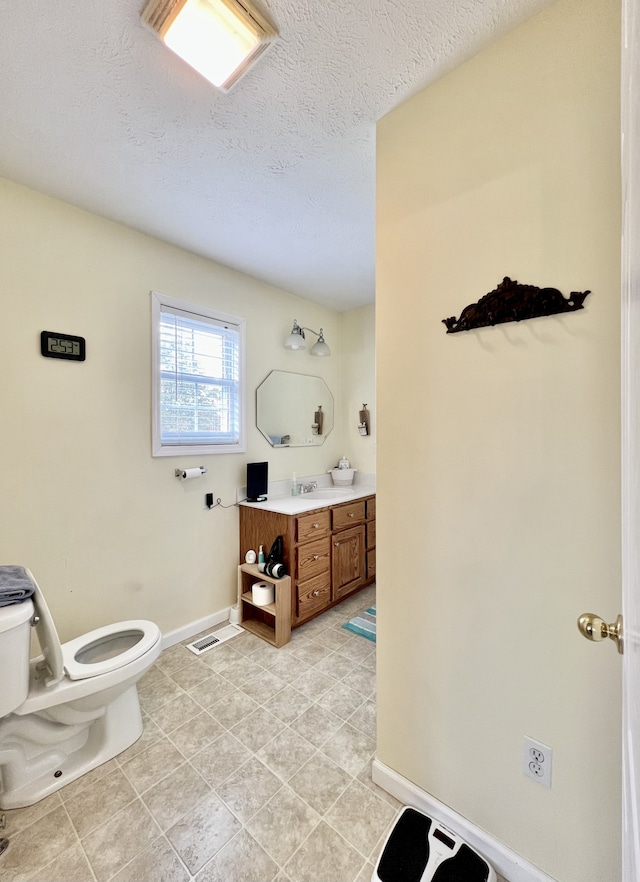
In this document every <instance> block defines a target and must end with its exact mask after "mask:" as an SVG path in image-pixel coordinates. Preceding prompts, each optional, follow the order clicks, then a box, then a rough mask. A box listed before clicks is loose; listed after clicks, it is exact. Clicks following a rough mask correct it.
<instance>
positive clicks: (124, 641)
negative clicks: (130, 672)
mask: <svg viewBox="0 0 640 882" xmlns="http://www.w3.org/2000/svg"><path fill="white" fill-rule="evenodd" d="M158 637H159V629H158V626H157V625H154V624H153V622H147V621H144V620H142V619H132V620H130V621H127V622H116V623H115V624H113V625H105V626H104V627H102V628H96V629H95V631H89V633H88V634H83V635H82V636H81V637H76V638H75V639H74V640H69V642H68V643H63V644H62V646H61V649H62V663H63V666H64V670H65V671H66V674H67V676H68V677H69V678H70V679H71V680H85V679H86V678H87V677H97V676H99V675H100V674H108V673H109V672H110V671H115V670H117V669H118V668H122V667H124V666H125V665H128V664H129V662H132V661H135V659H137V658H140V656H141V655H144V654H145V653H146V652H147V651H148V650H149V649H151V647H153V646H154V645H155V644H156V643H157V641H158ZM118 644H121V646H123V647H125V646H127V645H128V644H130V645H129V648H124V649H118ZM101 652H103V653H109V655H108V657H106V658H104V657H103V658H98V659H96V660H92V658H91V657H92V655H93V654H94V653H96V654H98V655H99V654H100V653H101ZM83 654H84V655H86V656H87V660H86V661H83V660H82V659H81V658H80V656H81V655H83Z"/></svg>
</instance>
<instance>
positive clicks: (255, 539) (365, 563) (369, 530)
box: [240, 496, 375, 627]
mask: <svg viewBox="0 0 640 882" xmlns="http://www.w3.org/2000/svg"><path fill="white" fill-rule="evenodd" d="M372 503H375V496H368V497H363V498H362V499H357V500H354V501H353V502H345V503H341V504H339V505H331V506H325V507H323V508H317V509H314V510H313V511H310V512H304V513H302V514H297V515H286V514H282V513H279V512H272V511H267V510H265V509H259V508H253V507H250V506H244V505H241V506H240V560H241V561H243V560H244V556H245V554H246V552H247V551H248V550H249V549H250V548H253V549H254V550H256V551H257V550H258V548H259V546H260V545H262V546H263V547H264V551H265V554H268V552H269V549H270V548H271V544H272V542H273V541H274V539H275V538H276V536H282V538H283V546H284V547H283V562H284V564H285V566H286V568H287V572H288V573H289V574H290V576H291V617H292V627H296V626H297V625H301V624H302V623H303V622H306V621H308V620H309V619H311V618H313V617H314V616H316V615H318V614H319V613H321V612H324V611H325V610H327V609H329V608H330V607H331V606H334V605H335V604H336V603H339V602H340V601H341V600H342V599H344V598H345V597H347V596H348V595H350V594H352V593H353V592H354V591H357V590H358V589H360V588H363V587H364V586H365V585H369V584H371V582H373V580H374V578H375V505H372ZM372 543H373V544H372Z"/></svg>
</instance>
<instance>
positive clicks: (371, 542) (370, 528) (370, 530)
mask: <svg viewBox="0 0 640 882" xmlns="http://www.w3.org/2000/svg"><path fill="white" fill-rule="evenodd" d="M375 547H376V522H375V521H367V548H375Z"/></svg>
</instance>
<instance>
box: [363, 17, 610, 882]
mask: <svg viewBox="0 0 640 882" xmlns="http://www.w3.org/2000/svg"><path fill="white" fill-rule="evenodd" d="M619 34H620V23H619V4H618V2H617V0H561V2H559V3H557V4H555V5H553V6H552V7H550V8H548V9H547V10H546V11H545V12H543V13H542V14H540V15H538V16H537V17H535V18H533V19H532V20H530V21H529V22H528V23H527V24H525V25H523V26H522V27H520V28H519V29H518V30H516V31H514V32H513V33H512V34H511V35H509V36H507V37H506V38H505V39H502V40H501V41H499V42H497V43H496V44H494V45H493V46H491V47H489V48H488V49H487V50H485V51H484V52H482V53H481V54H480V55H478V56H477V57H475V58H474V59H472V60H471V61H469V62H468V63H466V64H465V65H463V66H462V67H460V68H458V69H457V70H456V71H454V72H453V73H451V74H450V75H448V76H446V77H445V78H443V79H442V80H440V81H439V82H437V83H436V84H434V85H433V86H431V87H430V88H428V89H426V90H425V91H424V92H422V93H421V94H419V95H417V96H416V97H414V98H413V99H411V100H410V101H408V102H407V103H406V104H405V105H403V106H402V107H400V108H399V109H398V110H396V111H395V112H393V113H391V114H390V115H389V116H388V117H387V118H385V119H384V120H383V121H382V122H381V123H380V125H379V132H378V196H377V198H378V230H377V244H378V263H377V294H376V329H377V380H378V433H377V434H378V609H379V633H380V640H379V647H378V652H379V668H378V670H379V723H378V726H379V732H378V735H379V747H378V756H379V759H380V760H381V761H382V762H383V763H385V764H387V765H388V766H390V767H391V768H393V769H395V770H396V771H397V772H399V773H400V774H401V775H403V776H405V777H406V778H408V779H410V780H411V781H413V782H414V783H416V784H417V785H418V786H419V787H421V788H423V789H424V790H426V791H427V792H429V793H431V794H432V795H433V796H435V797H436V798H437V799H439V800H441V801H442V802H444V803H445V804H447V805H449V806H450V807H451V808H453V809H454V810H455V811H457V812H459V813H460V814H462V815H463V816H465V817H467V818H468V819H470V820H471V821H472V822H473V823H475V824H476V825H478V826H479V827H481V828H483V829H484V830H486V831H488V832H489V833H490V834H492V835H493V836H495V837H496V838H497V839H498V840H500V841H502V842H503V843H505V844H506V845H507V846H508V847H509V848H511V849H513V850H515V851H516V852H517V853H519V854H521V855H523V856H524V857H525V858H527V859H528V860H529V861H531V862H532V863H534V864H535V865H538V866H539V867H541V868H542V869H543V870H544V871H546V872H547V873H548V874H550V875H551V876H552V877H554V878H556V879H558V880H561V882H603V880H605V879H607V880H611V882H613V880H615V879H618V878H619V872H620V845H619V836H620V810H619V805H620V764H621V760H620V673H621V670H620V660H619V658H618V656H617V655H616V653H615V651H614V648H613V646H606V647H605V646H593V645H591V644H589V643H588V642H587V641H585V640H583V639H582V638H581V637H580V635H579V634H578V631H577V629H576V624H575V623H576V618H577V616H578V615H579V614H580V613H581V612H584V611H586V610H592V611H594V612H599V611H601V612H602V614H603V615H606V616H611V617H612V618H615V615H616V614H617V612H618V611H619V609H620V547H619V546H620V498H619V481H620V474H619V472H620V466H619V422H620V414H619V399H620V389H619V343H620V340H619V322H620V308H619V299H620V293H619V292H620V279H619V262H620V261H619V252H620V198H619V192H620V179H619ZM505 275H509V276H511V277H512V278H515V279H517V280H519V281H520V282H526V283H530V284H535V285H540V286H554V287H558V288H559V289H560V290H561V291H562V292H563V293H564V294H568V293H569V292H570V291H572V290H584V289H587V288H588V289H591V290H592V292H593V293H592V294H591V295H590V296H589V297H588V299H587V301H586V308H585V309H584V311H581V312H578V313H574V314H570V315H566V316H558V317H550V318H542V319H536V320H533V321H529V322H526V323H522V324H515V323H512V324H505V325H501V326H497V327H495V328H487V329H483V330H478V331H472V332H470V333H461V334H457V335H447V334H446V333H445V328H444V326H443V324H442V323H441V320H442V319H443V318H445V317H448V316H452V315H459V314H460V312H461V310H462V308H463V307H464V306H466V305H467V304H468V303H471V302H474V301H476V300H477V299H479V297H481V296H482V295H483V294H485V293H487V292H488V291H490V290H491V289H493V288H494V287H495V286H496V285H497V283H498V282H500V281H501V280H502V278H503V276H505ZM399 292H401V294H400V293H399ZM525 734H527V735H530V736H532V737H534V738H536V739H538V740H540V741H542V742H544V743H546V744H548V745H550V746H551V747H552V749H553V758H554V770H553V786H552V788H551V790H546V789H544V788H542V787H540V786H539V785H537V784H535V783H533V782H531V781H530V780H528V779H527V778H525V777H524V775H523V774H522V772H521V754H522V742H523V736H524V735H525Z"/></svg>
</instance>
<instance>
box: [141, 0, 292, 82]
mask: <svg viewBox="0 0 640 882" xmlns="http://www.w3.org/2000/svg"><path fill="white" fill-rule="evenodd" d="M142 20H143V21H144V22H145V24H147V25H149V27H150V28H151V29H152V30H153V31H154V32H155V33H156V34H157V35H158V36H159V37H160V39H161V40H162V41H163V42H164V43H165V44H166V45H167V46H168V47H169V48H170V49H171V50H172V51H173V52H175V53H176V55H179V56H180V58H182V59H183V60H184V61H186V62H187V64H189V65H190V66H191V67H193V68H194V69H195V70H197V71H198V73H200V74H202V76H203V77H205V78H206V79H207V80H209V82H210V83H213V85H214V86H217V87H218V88H219V89H222V90H223V91H228V90H229V89H230V88H231V86H233V85H234V83H236V82H237V81H238V80H239V79H240V77H241V76H242V75H243V74H244V73H246V71H247V70H248V69H249V67H250V66H251V64H253V62H254V61H256V59H257V58H258V57H259V56H260V55H261V54H262V53H263V52H264V50H265V49H267V48H268V47H269V45H270V43H271V42H272V41H273V40H274V38H275V37H276V35H277V34H276V31H275V30H274V29H273V28H272V27H271V25H270V24H269V23H268V22H267V21H266V19H264V18H263V17H262V16H261V15H260V14H259V13H258V12H256V11H255V10H254V9H251V7H250V6H249V5H248V4H247V3H245V2H244V0H243V2H239V0H149V3H147V6H146V7H145V9H144V12H143V13H142Z"/></svg>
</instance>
